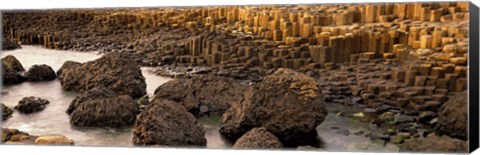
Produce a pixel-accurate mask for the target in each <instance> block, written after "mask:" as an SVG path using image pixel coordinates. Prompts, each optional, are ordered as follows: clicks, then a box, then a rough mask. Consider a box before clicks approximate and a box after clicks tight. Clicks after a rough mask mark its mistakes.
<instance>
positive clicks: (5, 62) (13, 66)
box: [2, 55, 25, 72]
mask: <svg viewBox="0 0 480 155" xmlns="http://www.w3.org/2000/svg"><path fill="white" fill-rule="evenodd" d="M2 67H3V69H4V70H5V72H23V71H25V68H23V65H22V64H21V63H20V61H18V59H17V58H15V57H14V56H12V55H7V56H5V57H4V58H2Z"/></svg>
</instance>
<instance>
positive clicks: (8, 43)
mask: <svg viewBox="0 0 480 155" xmlns="http://www.w3.org/2000/svg"><path fill="white" fill-rule="evenodd" d="M18 48H21V47H20V45H19V44H18V42H16V41H13V40H10V39H8V38H2V50H14V49H18Z"/></svg>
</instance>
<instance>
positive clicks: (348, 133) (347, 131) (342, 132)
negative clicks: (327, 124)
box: [336, 129, 350, 136]
mask: <svg viewBox="0 0 480 155" xmlns="http://www.w3.org/2000/svg"><path fill="white" fill-rule="evenodd" d="M336 133H337V134H340V135H344V136H349V135H350V131H349V130H348V129H340V130H338V131H337V132H336Z"/></svg>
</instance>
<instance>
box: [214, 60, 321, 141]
mask: <svg viewBox="0 0 480 155" xmlns="http://www.w3.org/2000/svg"><path fill="white" fill-rule="evenodd" d="M318 89H319V88H318V84H317V82H316V81H315V79H313V78H312V77H309V76H307V75H305V74H301V73H297V72H294V71H292V70H289V69H284V68H281V69H278V70H277V71H275V72H274V73H273V74H271V75H268V76H266V77H265V78H264V80H263V81H261V82H260V83H258V84H256V85H254V87H251V88H248V89H247V90H246V91H245V94H244V97H243V99H242V100H240V101H238V102H237V103H234V104H232V107H231V108H230V109H228V110H227V111H226V112H225V113H224V114H223V116H222V120H221V122H222V126H221V128H220V133H222V134H223V135H224V136H225V137H227V138H229V139H231V140H236V139H237V138H239V137H240V136H242V135H243V134H245V133H246V132H247V131H249V130H251V129H252V128H254V127H265V128H266V129H267V130H268V131H269V132H271V133H273V134H274V135H275V136H276V137H278V138H279V139H280V141H281V142H282V143H283V144H284V145H286V146H293V145H295V144H299V142H300V141H302V139H307V138H312V137H315V138H316V136H317V132H316V130H315V128H316V127H317V126H318V125H320V123H322V122H323V120H324V119H325V117H326V115H327V109H326V106H325V104H324V101H323V97H322V95H321V94H319V91H318Z"/></svg>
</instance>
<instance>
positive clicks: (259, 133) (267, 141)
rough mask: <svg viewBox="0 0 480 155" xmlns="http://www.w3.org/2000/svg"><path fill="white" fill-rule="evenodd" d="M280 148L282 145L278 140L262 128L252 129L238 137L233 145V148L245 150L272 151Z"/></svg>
mask: <svg viewBox="0 0 480 155" xmlns="http://www.w3.org/2000/svg"><path fill="white" fill-rule="evenodd" d="M282 147H283V144H282V143H281V142H280V141H279V140H278V138H277V137H275V135H273V134H272V133H270V132H268V131H267V129H265V128H264V127H261V128H253V129H252V130H250V131H249V132H247V133H245V134H244V135H243V136H242V137H240V138H239V139H238V140H237V141H236V142H235V144H234V145H233V148H246V149H259V148H264V149H273V148H282Z"/></svg>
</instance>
